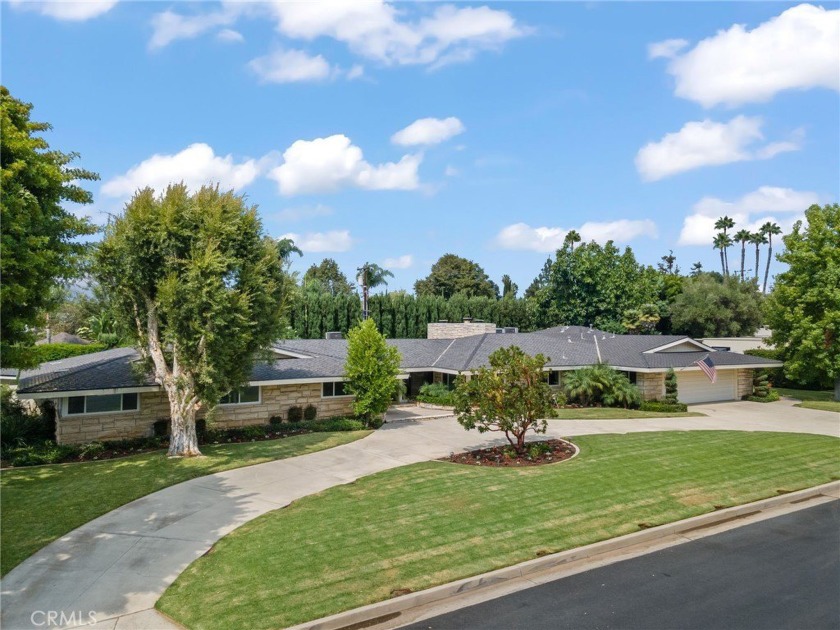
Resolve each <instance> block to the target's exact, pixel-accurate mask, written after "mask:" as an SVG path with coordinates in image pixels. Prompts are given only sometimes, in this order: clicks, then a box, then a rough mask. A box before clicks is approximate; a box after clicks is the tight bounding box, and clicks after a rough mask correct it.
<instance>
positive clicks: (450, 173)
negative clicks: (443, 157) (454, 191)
mask: <svg viewBox="0 0 840 630" xmlns="http://www.w3.org/2000/svg"><path fill="white" fill-rule="evenodd" d="M443 174H444V175H446V176H447V177H458V175H460V174H461V171H459V170H458V169H457V168H455V167H454V166H452V165H447V167H446V169H445V170H444V171H443Z"/></svg>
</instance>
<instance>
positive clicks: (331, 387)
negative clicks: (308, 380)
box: [321, 382, 350, 398]
mask: <svg viewBox="0 0 840 630" xmlns="http://www.w3.org/2000/svg"><path fill="white" fill-rule="evenodd" d="M349 395H350V394H348V393H347V392H345V391H344V383H341V382H339V383H324V384H323V385H322V386H321V396H322V397H323V398H330V397H332V396H349Z"/></svg>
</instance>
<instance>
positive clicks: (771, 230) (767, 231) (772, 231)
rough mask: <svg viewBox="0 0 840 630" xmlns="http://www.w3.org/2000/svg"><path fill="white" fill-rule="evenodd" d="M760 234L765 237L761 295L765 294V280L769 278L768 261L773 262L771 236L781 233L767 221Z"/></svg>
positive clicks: (774, 225)
mask: <svg viewBox="0 0 840 630" xmlns="http://www.w3.org/2000/svg"><path fill="white" fill-rule="evenodd" d="M761 233H762V234H764V235H765V236H766V237H767V265H766V266H765V267H764V285H763V286H762V288H761V292H762V293H767V279H768V278H769V277H770V261H771V260H773V236H774V235H779V234H781V233H782V228H780V227H779V226H778V225H776V224H775V223H773V222H772V221H768V222H767V223H765V224H764V225H762V226H761Z"/></svg>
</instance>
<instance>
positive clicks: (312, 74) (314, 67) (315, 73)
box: [248, 50, 334, 83]
mask: <svg viewBox="0 0 840 630" xmlns="http://www.w3.org/2000/svg"><path fill="white" fill-rule="evenodd" d="M248 67H249V68H250V69H251V70H253V71H254V72H255V73H256V75H257V76H258V77H259V79H260V82H261V83H295V82H300V81H323V80H324V79H328V78H330V76H331V75H333V74H334V71H333V69H332V68H331V67H330V64H329V63H328V62H327V60H326V59H324V57H322V56H321V55H316V56H314V57H312V56H310V55H308V54H307V53H305V52H304V51H302V50H278V51H275V52H273V53H270V54H268V55H265V56H264V57H257V58H256V59H252V60H251V61H249V62H248Z"/></svg>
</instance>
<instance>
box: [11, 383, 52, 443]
mask: <svg viewBox="0 0 840 630" xmlns="http://www.w3.org/2000/svg"><path fill="white" fill-rule="evenodd" d="M53 438H55V419H54V416H53V414H52V413H51V410H50V409H47V408H44V409H43V410H42V411H40V412H34V411H31V410H29V409H27V408H26V406H25V405H24V404H23V403H22V402H21V401H20V400H19V399H18V398H17V397H16V396H15V395H14V392H13V391H12V390H11V389H10V388H9V387H6V386H3V388H2V392H0V448H2V451H4V452H5V451H6V450H8V449H9V448H13V447H15V446H20V445H23V444H29V443H37V442H43V441H46V440H52V439H53Z"/></svg>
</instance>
